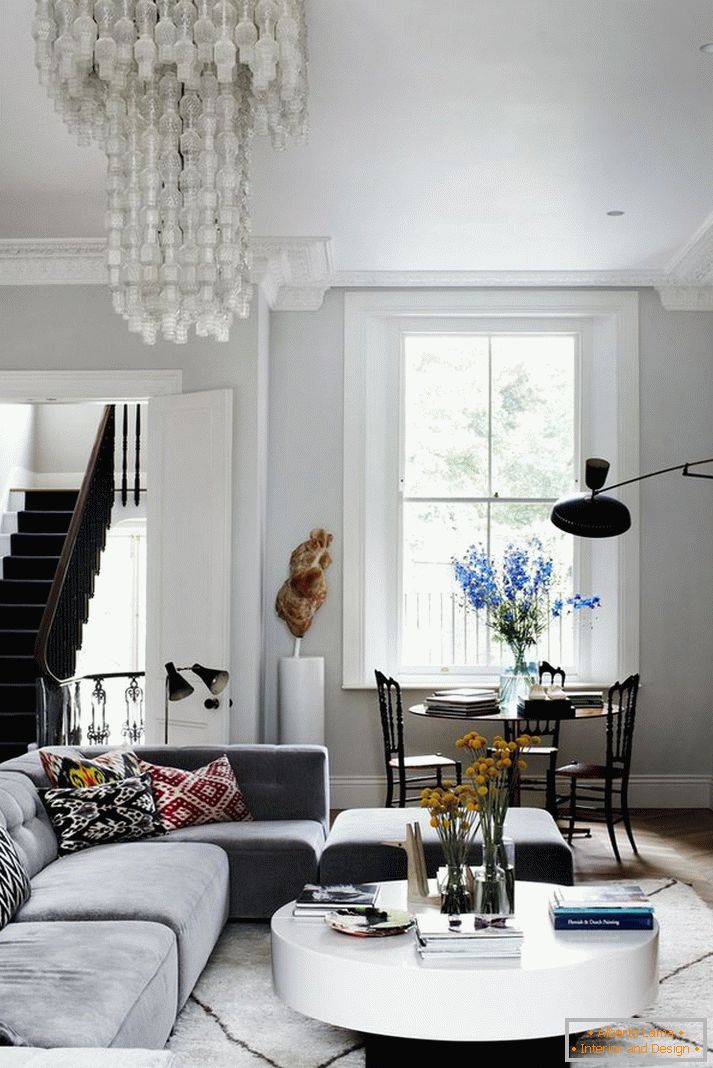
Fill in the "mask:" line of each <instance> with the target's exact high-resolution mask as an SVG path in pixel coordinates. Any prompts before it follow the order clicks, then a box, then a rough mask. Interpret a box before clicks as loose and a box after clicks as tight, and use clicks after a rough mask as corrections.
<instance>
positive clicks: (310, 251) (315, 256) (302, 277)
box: [250, 237, 334, 311]
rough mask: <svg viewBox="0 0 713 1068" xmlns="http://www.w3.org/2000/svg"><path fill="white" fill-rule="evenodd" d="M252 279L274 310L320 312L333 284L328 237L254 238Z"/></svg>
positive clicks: (251, 246)
mask: <svg viewBox="0 0 713 1068" xmlns="http://www.w3.org/2000/svg"><path fill="white" fill-rule="evenodd" d="M250 248H251V251H252V255H253V270H252V278H253V281H254V282H255V283H256V284H260V285H262V288H263V291H264V293H265V296H266V298H267V302H268V304H269V305H270V307H271V308H272V309H273V311H317V309H318V308H321V307H322V301H323V300H324V294H325V293H326V292H327V290H328V289H329V287H330V286H331V285H332V277H333V275H334V271H333V269H332V243H331V239H330V238H328V237H254V238H252V239H251V241H250Z"/></svg>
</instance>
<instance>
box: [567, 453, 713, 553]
mask: <svg viewBox="0 0 713 1068" xmlns="http://www.w3.org/2000/svg"><path fill="white" fill-rule="evenodd" d="M710 463H713V457H711V458H710V459H708V460H692V461H689V462H688V463H685V464H676V465H675V466H674V467H662V468H661V470H660V471H650V472H649V473H648V474H646V475H639V476H638V477H637V478H627V479H625V480H624V481H623V482H615V483H614V485H613V486H605V485H604V483H605V482H606V480H607V475H608V474H609V462H608V460H602V459H600V458H599V457H590V458H589V459H588V460H587V461H586V462H585V468H584V481H585V483H586V484H587V487H588V488H589V489H590V490H591V493H577V494H575V495H574V496H572V497H562V498H561V500H559V501H557V502H556V503H555V505H554V506H553V508H552V513H551V515H550V519H551V520H552V522H553V523H554V525H555V526H556V527H558V528H559V530H564V531H565V533H567V534H574V535H575V536H576V537H578V538H614V537H617V536H618V535H619V534H623V533H624V532H625V531H627V530H628V529H629V527H630V526H631V514H630V512H629V509H628V508H627V507H626V505H625V504H624V503H623V502H622V501H618V500H617V499H616V497H609V496H607V494H606V493H605V492H604V491H605V490H606V491H607V492H608V491H610V490H613V489H620V488H621V487H622V486H630V485H631V483H632V482H642V481H643V480H644V479H645V478H654V477H655V476H656V475H665V474H668V472H669V471H680V472H681V474H682V475H684V476H685V477H686V478H709V479H713V475H705V474H702V473H701V472H699V471H691V470H689V468H691V467H700V465H701V464H710Z"/></svg>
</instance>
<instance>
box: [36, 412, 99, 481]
mask: <svg viewBox="0 0 713 1068" xmlns="http://www.w3.org/2000/svg"><path fill="white" fill-rule="evenodd" d="M103 411H104V406H103V405H102V404H37V405H35V429H34V444H33V450H32V469H33V471H36V472H41V473H42V474H47V473H49V472H60V471H63V472H64V471H72V472H75V473H76V472H79V471H82V472H84V471H85V470H86V467H87V463H88V461H89V455H90V453H91V451H92V445H93V444H94V439H95V437H96V434H97V427H98V426H99V420H100V419H101V416H102V413H103Z"/></svg>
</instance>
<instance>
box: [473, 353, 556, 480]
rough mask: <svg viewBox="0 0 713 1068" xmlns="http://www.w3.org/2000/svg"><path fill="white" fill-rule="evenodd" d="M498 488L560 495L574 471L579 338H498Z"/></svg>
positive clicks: (495, 471) (495, 369)
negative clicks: (576, 354)
mask: <svg viewBox="0 0 713 1068" xmlns="http://www.w3.org/2000/svg"><path fill="white" fill-rule="evenodd" d="M491 343H492V394H493V401H492V403H493V412H492V427H493V429H492V434H493V457H492V489H493V493H497V495H498V496H499V497H552V498H557V497H560V496H561V495H562V494H563V493H564V491H565V490H566V489H567V488H568V487H569V486H571V485H572V483H573V481H574V478H575V471H574V432H575V424H574V417H575V411H574V374H575V339H574V338H573V337H571V336H570V337H559V336H549V337H527V336H519V337H507V336H497V335H496V336H494V337H493V338H492V342H491Z"/></svg>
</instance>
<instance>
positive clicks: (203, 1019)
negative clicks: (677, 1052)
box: [167, 879, 713, 1068]
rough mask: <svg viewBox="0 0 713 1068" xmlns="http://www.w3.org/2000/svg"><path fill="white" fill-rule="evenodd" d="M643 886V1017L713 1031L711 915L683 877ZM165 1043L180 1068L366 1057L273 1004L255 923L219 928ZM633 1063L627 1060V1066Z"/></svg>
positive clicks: (294, 1064) (322, 1065)
mask: <svg viewBox="0 0 713 1068" xmlns="http://www.w3.org/2000/svg"><path fill="white" fill-rule="evenodd" d="M640 883H641V885H642V886H643V887H644V888H645V889H646V891H647V892H648V893H649V894H650V895H651V896H652V898H653V900H654V903H655V906H656V916H657V919H658V921H659V924H660V928H661V935H660V968H659V972H660V983H659V996H658V999H657V1001H656V1004H655V1005H654V1006H651V1008H650V1010H647V1012H645V1013H643V1014H642V1017H643V1018H644V1019H645V1020H647V1021H651V1022H652V1023H654V1024H656V1023H657V1022H664V1021H666V1022H668V1021H670V1020H671V1019H672V1018H676V1017H678V1018H679V1019H681V1018H690V1017H696V1016H697V1017H706V1018H707V1019H708V1027H709V1032H711V1031H713V912H712V911H711V910H710V909H709V908H708V906H707V905H706V904H705V902H703V901H702V900H701V899H700V898H699V897H698V895H697V894H696V893H695V892H694V891H693V890H692V889H691V887H690V886H687V885H686V884H685V883H682V882H676V881H675V880H670V879H643V880H640ZM690 1037H691V1038H692V1039H694V1040H695V1038H696V1036H695V1035H693V1034H692V1035H691V1036H690ZM708 1045H709V1047H711V1048H710V1049H709V1050H708V1059H707V1060H705V1061H698V1063H699V1064H701V1063H705V1064H708V1065H713V1036H712V1035H711V1034H709V1040H708ZM167 1048H168V1049H170V1050H172V1051H173V1052H174V1053H175V1054H176V1056H177V1060H178V1066H179V1068H198V1066H199V1065H200V1066H204V1065H205V1066H207V1065H210V1066H211V1068H265V1066H266V1065H268V1066H270V1068H331V1066H332V1065H333V1066H334V1068H362V1066H363V1064H364V1053H363V1050H362V1048H361V1036H360V1035H358V1034H355V1033H354V1032H351V1031H344V1030H341V1029H339V1028H336V1027H331V1026H330V1025H328V1024H323V1023H319V1022H318V1021H316V1020H311V1019H308V1018H307V1017H305V1016H301V1015H299V1014H298V1013H295V1012H292V1011H291V1010H290V1009H288V1008H286V1007H285V1006H284V1005H283V1004H282V1003H281V1002H280V1001H278V999H277V998H276V997H275V995H274V994H273V992H272V985H271V978H270V932H269V925H268V924H256V923H232V924H229V925H228V926H227V927H226V929H225V931H224V932H223V934H222V936H221V938H220V940H219V942H218V944H217V945H216V947H215V950H214V951H213V954H212V956H211V958H210V960H209V962H208V964H207V966H206V968H205V971H204V972H203V974H202V976H201V977H200V979H199V981H198V983H197V985H196V988H195V990H194V992H193V994H192V995H191V998H190V1000H189V1001H188V1003H187V1005H186V1007H185V1008H184V1009H183V1011H182V1013H181V1014H180V1016H179V1017H178V1019H177V1021H176V1025H175V1027H174V1030H173V1033H172V1035H171V1038H170V1039H169V1042H168V1046H167ZM637 1060H638V1058H633V1057H627V1058H626V1062H627V1064H629V1065H633V1064H635V1063H636V1062H637ZM575 1063H576V1062H575ZM598 1063H599V1064H606V1063H612V1064H615V1063H616V1064H621V1063H622V1057H621V1056H619V1057H617V1058H615V1059H611V1060H610V1058H608V1057H601V1056H600V1057H599V1058H598ZM648 1063H651V1062H650V1061H649V1062H648ZM684 1063H685V1062H684Z"/></svg>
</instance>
